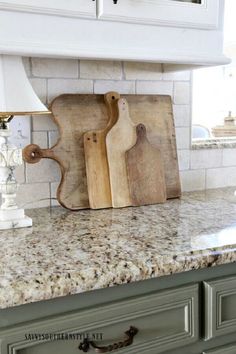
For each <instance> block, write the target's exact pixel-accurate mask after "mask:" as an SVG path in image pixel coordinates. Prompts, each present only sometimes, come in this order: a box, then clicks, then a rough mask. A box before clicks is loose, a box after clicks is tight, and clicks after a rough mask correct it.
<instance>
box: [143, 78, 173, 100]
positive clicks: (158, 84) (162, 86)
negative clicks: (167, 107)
mask: <svg viewBox="0 0 236 354" xmlns="http://www.w3.org/2000/svg"><path fill="white" fill-rule="evenodd" d="M136 93H137V94H146V95H170V96H171V95H172V94H173V82H172V81H137V83H136Z"/></svg>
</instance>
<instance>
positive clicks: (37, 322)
mask: <svg viewBox="0 0 236 354" xmlns="http://www.w3.org/2000/svg"><path fill="white" fill-rule="evenodd" d="M235 274H236V266H235V265H234V264H230V265H226V266H219V267H215V268H213V269H203V270H198V271H190V272H186V273H181V274H175V275H173V276H168V277H161V278H157V279H150V280H147V281H142V282H136V283H132V284H126V285H121V286H117V287H113V288H108V289H100V290H95V291H91V292H87V293H83V294H78V295H74V296H66V297H65V298H58V299H53V300H49V301H44V302H41V303H40V302H39V303H33V304H28V305H23V306H18V307H15V308H10V309H5V310H0V354H76V353H77V354H79V353H83V352H84V351H82V350H80V349H79V346H80V344H81V343H82V344H83V348H85V347H86V346H87V347H89V348H88V353H91V354H93V353H95V352H96V351H95V349H94V347H93V345H95V346H96V345H97V346H105V347H107V346H109V345H112V346H111V347H110V351H108V352H113V351H111V349H115V348H116V350H114V353H116V352H117V354H118V353H120V354H139V353H140V354H141V353H142V354H162V353H163V354H236V343H234V342H235V333H236V275H235ZM130 328H134V329H136V330H137V333H133V336H132V338H131V336H130V337H128V335H127V331H129V330H130ZM128 334H130V332H128ZM63 336H64V337H63ZM55 339H56V340H55ZM86 339H87V340H86ZM91 341H92V342H93V345H91ZM117 343H118V344H117ZM120 343H124V344H127V346H125V347H122V345H121V344H120ZM232 343H233V344H232ZM114 344H115V345H114ZM119 346H121V348H118V347H119Z"/></svg>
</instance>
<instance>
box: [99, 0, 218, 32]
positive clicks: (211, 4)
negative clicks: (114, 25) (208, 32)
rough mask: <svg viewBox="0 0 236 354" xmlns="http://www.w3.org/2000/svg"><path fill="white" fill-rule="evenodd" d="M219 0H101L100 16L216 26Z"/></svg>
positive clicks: (132, 20) (181, 24) (138, 20)
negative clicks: (193, 0)
mask: <svg viewBox="0 0 236 354" xmlns="http://www.w3.org/2000/svg"><path fill="white" fill-rule="evenodd" d="M219 1H220V0H201V1H199V3H197V1H195V2H191V1H181V0H125V1H124V0H117V3H116V2H115V1H113V0H100V1H99V2H98V3H99V17H100V18H101V19H105V20H113V21H122V22H130V23H143V24H150V25H160V26H163V25H164V26H177V27H188V28H203V29H214V28H217V26H218V20H219Z"/></svg>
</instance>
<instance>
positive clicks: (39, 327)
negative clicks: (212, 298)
mask: <svg viewBox="0 0 236 354" xmlns="http://www.w3.org/2000/svg"><path fill="white" fill-rule="evenodd" d="M198 289H199V288H198V285H190V286H186V287H181V288H178V289H172V290H168V291H163V292H160V293H155V294H152V295H146V296H140V297H137V298H135V299H129V300H126V301H125V300H124V301H118V302H116V303H113V304H110V305H104V306H101V307H99V308H95V309H94V308H93V309H89V310H84V311H79V312H78V313H73V314H71V313H70V314H68V315H61V316H58V317H56V318H54V319H48V320H44V321H43V320H40V321H38V323H34V324H32V323H31V324H28V325H27V324H24V325H22V328H20V327H18V328H17V329H12V330H9V331H7V332H8V333H5V335H4V337H5V339H4V344H6V343H7V346H8V353H9V354H17V353H18V352H19V351H20V350H21V349H24V348H27V347H32V346H35V345H38V344H44V343H47V342H50V340H45V341H42V340H35V341H27V340H25V337H24V334H25V333H28V332H29V333H31V332H32V333H37V332H38V333H46V332H47V330H49V331H52V328H53V329H54V331H55V332H57V331H60V332H62V331H67V332H70V333H73V332H74V333H83V332H89V331H94V330H96V331H97V330H99V329H100V328H103V327H108V326H109V327H111V326H116V325H118V324H119V323H122V322H124V323H127V321H128V322H130V323H131V322H133V321H134V323H135V320H136V319H139V320H140V318H142V317H148V316H152V317H153V315H156V316H157V319H158V314H161V313H165V312H169V311H171V310H174V313H175V310H176V309H182V312H183V318H182V317H181V318H180V319H179V320H180V321H181V322H180V323H182V322H183V319H184V323H183V327H182V328H179V331H178V332H177V331H175V333H172V334H171V333H170V334H169V333H168V331H166V335H162V336H160V337H158V336H157V337H154V338H153V339H150V338H149V339H148V340H146V341H145V340H142V341H141V342H140V343H137V344H134V345H132V347H130V348H127V349H126V350H127V353H130V354H136V353H138V352H145V353H148V352H149V351H148V350H151V349H154V348H158V350H160V352H161V351H163V348H164V349H165V350H170V349H173V348H176V347H180V346H182V345H186V344H190V343H193V342H195V341H197V339H198V322H197V321H198ZM121 309H122V311H121ZM137 309H141V310H138V311H137ZM121 312H122V313H121ZM120 313H121V314H120ZM78 318H79V325H78ZM94 318H95V319H99V318H100V320H97V321H94ZM176 321H177V320H176ZM177 322H178V321H177ZM177 322H174V321H173V323H171V324H170V325H174V324H176V325H177ZM177 328H178V327H177ZM141 330H142V329H141V328H140V331H141Z"/></svg>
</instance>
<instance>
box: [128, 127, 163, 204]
mask: <svg viewBox="0 0 236 354" xmlns="http://www.w3.org/2000/svg"><path fill="white" fill-rule="evenodd" d="M136 133H137V141H136V144H135V145H134V146H133V147H132V148H131V149H130V150H128V151H126V153H125V157H126V165H127V173H128V181H129V191H130V197H131V202H132V205H133V206H140V205H148V204H157V203H164V202H165V201H166V184H165V174H164V167H163V164H162V158H161V153H160V150H159V149H157V148H156V147H154V146H152V145H151V144H150V143H149V141H148V139H147V136H146V128H145V126H144V125H143V124H139V125H137V127H136Z"/></svg>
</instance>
